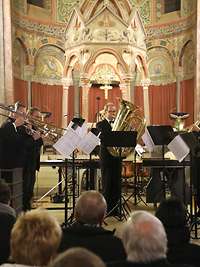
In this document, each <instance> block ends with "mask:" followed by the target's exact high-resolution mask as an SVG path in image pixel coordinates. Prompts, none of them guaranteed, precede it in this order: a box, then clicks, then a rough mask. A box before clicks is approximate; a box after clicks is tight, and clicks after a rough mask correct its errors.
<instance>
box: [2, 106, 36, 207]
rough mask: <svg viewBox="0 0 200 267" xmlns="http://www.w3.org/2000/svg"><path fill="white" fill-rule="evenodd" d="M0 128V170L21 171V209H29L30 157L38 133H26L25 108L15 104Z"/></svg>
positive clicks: (32, 163) (31, 164)
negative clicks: (15, 169)
mask: <svg viewBox="0 0 200 267" xmlns="http://www.w3.org/2000/svg"><path fill="white" fill-rule="evenodd" d="M10 115H11V116H9V118H8V119H7V120H6V121H5V122H4V123H3V124H2V126H1V128H0V135H1V139H0V168H1V169H13V168H22V169H23V209H24V210H27V209H30V199H31V196H30V180H31V177H32V176H31V175H32V169H30V166H31V168H32V166H34V162H32V160H33V157H32V156H31V155H32V153H33V151H34V146H35V141H36V140H38V139H39V138H40V135H39V133H38V132H34V133H33V134H32V135H30V133H28V132H27V126H26V127H25V123H27V122H26V120H27V115H26V107H25V106H24V105H22V104H21V103H17V105H16V106H15V110H13V112H11V114H10Z"/></svg>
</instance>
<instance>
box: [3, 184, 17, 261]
mask: <svg viewBox="0 0 200 267" xmlns="http://www.w3.org/2000/svg"><path fill="white" fill-rule="evenodd" d="M10 198H11V194H10V188H9V186H8V185H7V183H5V182H4V180H2V179H0V263H4V262H6V261H7V260H8V257H9V255H10V234H11V230H12V227H13V225H14V223H15V220H16V214H15V210H14V209H13V208H12V207H10V205H9V204H10Z"/></svg>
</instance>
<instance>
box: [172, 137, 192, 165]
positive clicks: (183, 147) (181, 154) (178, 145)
mask: <svg viewBox="0 0 200 267" xmlns="http://www.w3.org/2000/svg"><path fill="white" fill-rule="evenodd" d="M167 147H168V148H169V150H170V151H172V152H173V154H174V155H175V157H176V159H177V160H178V161H179V162H181V161H183V160H184V158H185V157H186V156H187V155H188V154H189V153H190V148H189V147H188V145H187V144H186V143H185V142H184V140H183V139H182V138H181V136H180V135H177V136H176V137H175V138H174V139H173V140H172V141H171V142H170V143H169V144H168V146H167Z"/></svg>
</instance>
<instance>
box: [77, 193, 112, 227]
mask: <svg viewBox="0 0 200 267" xmlns="http://www.w3.org/2000/svg"><path fill="white" fill-rule="evenodd" d="M106 208H107V205H106V201H105V199H104V197H103V195H102V194H100V193H99V192H97V191H95V190H91V191H86V192H84V193H82V194H81V195H80V197H79V198H78V200H77V203H76V207H75V218H76V221H78V222H81V223H86V224H96V225H97V224H101V223H102V221H103V218H104V216H105V213H106Z"/></svg>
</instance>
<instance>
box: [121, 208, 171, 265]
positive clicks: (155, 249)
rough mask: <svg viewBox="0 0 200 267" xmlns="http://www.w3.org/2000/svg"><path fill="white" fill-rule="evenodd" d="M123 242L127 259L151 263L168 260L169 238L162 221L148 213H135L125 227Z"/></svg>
mask: <svg viewBox="0 0 200 267" xmlns="http://www.w3.org/2000/svg"><path fill="white" fill-rule="evenodd" d="M122 241H123V244H124V247H125V250H126V253H127V259H128V260H130V261H133V262H151V261H155V260H158V259H163V258H166V253H167V236H166V233H165V229H164V227H163V225H162V223H161V221H160V220H159V219H158V218H156V217H155V216H154V215H152V214H150V213H149V212H146V211H136V212H133V213H132V214H131V216H130V218H129V219H128V221H127V222H126V223H125V225H124V229H123V232H122Z"/></svg>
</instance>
